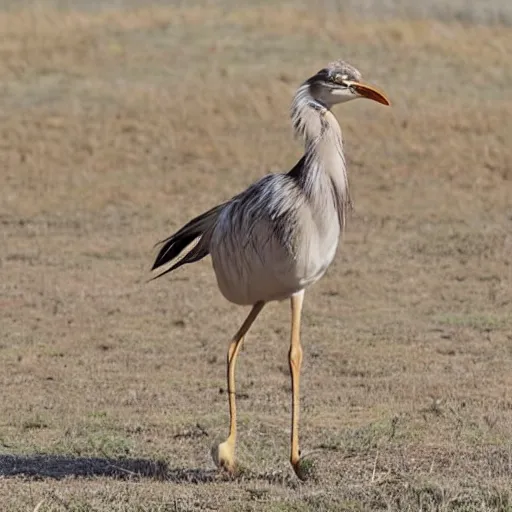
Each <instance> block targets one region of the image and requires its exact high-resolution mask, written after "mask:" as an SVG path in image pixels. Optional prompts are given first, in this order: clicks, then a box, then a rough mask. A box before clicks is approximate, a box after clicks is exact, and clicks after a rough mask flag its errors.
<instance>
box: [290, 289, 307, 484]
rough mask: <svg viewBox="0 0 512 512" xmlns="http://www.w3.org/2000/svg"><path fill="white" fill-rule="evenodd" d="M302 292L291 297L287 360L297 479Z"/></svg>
mask: <svg viewBox="0 0 512 512" xmlns="http://www.w3.org/2000/svg"><path fill="white" fill-rule="evenodd" d="M303 300H304V291H301V292H299V293H296V294H295V295H292V297H291V307H292V332H291V342H290V352H289V354H288V360H289V363H290V374H291V377H292V432H291V453H290V462H291V464H292V466H293V469H294V470H295V473H296V474H297V476H298V477H299V478H302V475H301V474H300V450H299V408H300V395H299V390H300V368H301V365H302V347H301V345H300V319H301V313H302V303H303Z"/></svg>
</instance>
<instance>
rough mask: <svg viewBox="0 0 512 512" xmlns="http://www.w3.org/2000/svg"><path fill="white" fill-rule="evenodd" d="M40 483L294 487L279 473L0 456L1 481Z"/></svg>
mask: <svg viewBox="0 0 512 512" xmlns="http://www.w3.org/2000/svg"><path fill="white" fill-rule="evenodd" d="M15 477H21V478H27V479H32V480H40V479H44V478H53V479H55V480H60V479H63V478H68V477H75V478H90V477H107V478H113V479H122V480H126V479H143V478H147V479H153V480H161V481H166V482H172V483H190V484H204V483H210V482H219V481H221V482H222V481H233V480H238V481H240V480H245V481H250V480H260V481H261V480H263V481H266V482H268V483H274V484H281V485H285V486H291V487H295V483H294V482H293V479H290V478H289V476H288V475H286V474H281V473H275V472H272V473H253V472H251V471H248V470H244V471H243V472H241V473H240V474H239V475H237V476H235V477H230V476H228V475H227V474H225V473H222V472H219V471H218V470H216V469H190V468H172V467H169V465H168V464H167V462H165V461H162V460H151V459H132V458H119V459H112V458H106V457H105V458H104V457H75V456H71V455H49V454H37V455H6V454H0V479H1V478H15Z"/></svg>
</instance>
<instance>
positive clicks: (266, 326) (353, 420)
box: [0, 2, 512, 512]
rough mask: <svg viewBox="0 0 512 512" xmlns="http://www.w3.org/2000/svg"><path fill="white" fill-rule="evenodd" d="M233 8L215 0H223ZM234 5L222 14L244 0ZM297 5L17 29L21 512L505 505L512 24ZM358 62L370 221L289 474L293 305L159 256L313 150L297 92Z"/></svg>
mask: <svg viewBox="0 0 512 512" xmlns="http://www.w3.org/2000/svg"><path fill="white" fill-rule="evenodd" d="M223 5H224V4H223ZM226 5H227V4H226ZM325 6H326V7H325V9H318V12H316V13H312V12H310V11H309V12H307V11H305V10H303V9H301V8H298V7H292V6H291V5H290V4H275V5H271V4H270V3H267V4H264V5H262V6H260V7H254V6H251V5H250V4H248V5H238V6H237V7H236V8H231V9H229V10H227V11H226V9H225V8H224V7H223V6H219V4H214V3H208V4H207V5H206V6H203V7H201V8H199V7H197V6H187V5H186V4H183V5H182V6H179V5H176V6H174V7H172V6H154V7H145V8H142V9H138V10H125V11H121V10H116V9H113V10H104V11H100V12H97V11H94V10H93V11H83V10H82V11H74V10H71V11H70V10H65V11H61V10H57V9H51V8H48V7H45V6H44V4H43V3H41V2H39V3H38V4H36V5H35V7H27V8H26V9H25V10H23V11H22V12H12V13H8V12H5V13H4V14H1V15H0V33H1V34H2V36H1V37H0V55H1V59H0V78H1V84H2V85H1V89H0V106H1V109H2V110H1V112H2V114H1V121H0V133H1V139H0V140H1V142H0V144H1V147H0V157H1V159H2V173H1V174H0V190H1V193H0V225H1V231H0V233H1V237H2V247H3V250H2V252H1V253H0V315H1V326H2V338H1V339H0V363H1V366H2V372H1V373H0V386H1V389H2V400H1V404H0V503H2V509H5V510H12V511H22V510H23V511H26V510H34V509H36V508H37V507H39V508H38V510H39V512H48V511H61V510H65V511H68V510H72V511H127V510H130V511H131V510H137V511H146V510H151V511H164V510H166V511H171V510H172V511H174V510H270V511H286V510H297V511H302V510H354V511H356V510H379V509H391V510H396V509H400V510H461V511H462V510H465V511H468V510H511V508H512V488H511V487H512V486H511V484H510V482H511V479H512V462H511V461H512V443H511V440H512V398H511V396H510V390H511V389H512V372H511V371H510V366H511V365H510V362H511V359H512V350H511V346H512V344H511V341H512V316H511V314H510V311H511V307H512V292H511V290H512V287H511V284H512V235H511V233H512V164H511V162H512V159H511V154H510V140H512V125H511V123H510V118H511V116H512V100H511V97H510V94H509V91H510V83H511V81H512V67H511V65H510V55H511V54H512V32H511V29H510V28H507V27H506V26H504V25H503V26H476V25H475V26H469V25H460V24H457V23H455V22H449V21H445V22H440V21H433V20H430V19H428V18H422V19H416V20H415V21H406V20H403V19H398V18H391V19H385V20H382V21H375V20H374V19H373V20H372V19H367V18H365V20H364V21H360V22H358V23H356V20H355V19H354V18H350V17H348V16H347V14H346V12H345V13H343V14H336V13H334V14H333V12H334V11H329V10H328V8H327V7H328V6H327V3H326V4H325ZM339 57H344V58H346V59H347V60H349V61H350V62H352V63H354V64H355V65H357V66H358V67H359V68H360V69H361V70H362V71H363V73H364V75H365V76H366V78H367V79H368V80H369V81H370V82H373V83H376V84H378V85H379V86H380V87H382V88H383V89H384V90H385V91H386V92H387V93H388V95H389V96H390V97H391V99H392V101H393V109H384V108H379V106H377V105H369V104H365V103H364V102H354V104H349V105H346V106H343V107H340V108H338V109H337V111H336V113H337V115H338V116H339V119H340V122H341V124H342V127H343V129H344V134H345V139H346V150H347V153H348V156H349V163H350V174H351V184H352V194H353V197H354V199H355V205H356V210H355V213H354V215H353V216H352V219H351V221H350V223H349V228H348V232H347V234H346V238H345V242H344V244H343V247H342V249H341V251H340V253H339V255H338V257H337V259H336V262H335V263H334V264H333V266H332V268H331V269H330V270H329V273H328V275H327V276H326V277H325V278H324V279H323V280H322V281H321V283H319V284H318V285H316V286H315V287H313V288H312V289H311V290H310V292H309V293H308V295H307V298H306V308H305V315H304V328H303V338H304V339H303V341H304V348H305V367H304V381H303V395H304V396H303V414H302V430H301V437H302V445H303V449H304V451H305V452H312V455H311V456H312V458H313V459H314V460H315V462H316V479H314V480H312V481H310V482H308V483H306V484H300V485H299V484H298V483H297V482H296V481H295V480H294V478H293V476H292V474H291V470H290V468H289V467H288V463H287V453H288V431H289V401H290V397H289V377H288V370H287V363H286V353H287V344H288V316H287V314H288V305H287V304H275V305H272V307H269V308H268V309H267V310H265V312H264V313H263V315H262V317H261V318H260V319H259V321H258V322H257V323H256V325H255V326H254V329H253V331H252V334H251V336H250V338H249V340H248V343H247V344H246V347H245V350H244V352H243V354H242V357H241V360H240V365H239V369H238V375H239V389H240V392H241V394H242V396H241V398H240V404H239V405H240V407H239V409H240V416H241V418H240V449H239V455H240V460H241V463H242V465H243V467H244V468H245V469H244V471H243V472H242V474H241V475H240V477H239V478H237V479H236V480H234V481H229V480H225V479H223V478H222V477H221V476H219V475H217V473H216V472H215V471H214V469H213V464H212V462H211V461H210V456H209V448H210V446H211V445H212V444H213V443H214V441H215V440H216V439H219V438H221V437H222V436H223V435H225V433H226V428H227V403H226V402H227V398H226V396H225V393H224V391H223V390H224V387H225V383H224V357H225V356H224V351H225V349H226V347H227V342H228V340H229V337H230V335H231V334H232V333H233V331H234V330H235V329H236V327H237V326H238V323H239V322H240V321H241V319H242V318H243V315H244V314H245V311H241V310H240V309H239V308H236V307H234V306H231V305H229V304H227V303H226V302H225V301H224V300H223V299H222V298H221V296H220V294H219V292H218V291H217V289H216V286H215V282H214V277H213V274H212V271H211V269H210V263H209V262H208V261H204V262H201V263H200V264H197V265H196V266H195V267H194V268H186V269H183V270H181V271H180V272H179V273H178V274H176V276H174V277H173V278H171V279H168V280H167V281H157V282H155V283H152V284H149V285H148V284H146V283H145V279H146V277H147V270H148V267H149V265H150V263H151V257H152V254H151V247H152V244H153V243H154V242H155V241H156V240H158V239H161V238H163V237H164V236H165V235H166V234H168V233H169V232H171V231H172V230H173V229H174V228H176V227H178V226H179V225H180V224H182V223H183V222H185V221H186V220H187V219H188V218H189V217H190V216H192V215H194V214H197V213H199V212H201V211H202V210H204V209H206V208H208V207H210V206H212V205H214V204H216V203H218V202H220V201H222V200H225V199H226V198H229V197H230V196H231V195H233V194H234V193H236V192H237V191H239V190H240V189H241V188H243V187H245V186H246V185H248V184H249V183H251V182H252V181H254V180H256V179H257V178H258V177H260V176H262V175H263V174H265V173H267V172H269V171H274V172H275V171H281V170H286V169H288V168H290V167H291V166H292V165H293V164H294V162H295V159H296V158H297V157H298V156H300V147H298V146H297V144H295V143H294V142H293V141H292V139H291V134H290V127H289V122H288V120H287V110H288V105H289V102H290V98H291V94H292V93H293V90H294V88H295V86H296V85H297V84H298V83H299V82H300V81H301V80H302V79H303V78H305V77H307V76H308V75H309V74H311V73H313V72H314V71H316V70H317V69H318V68H319V67H321V66H322V65H323V64H325V63H326V62H328V61H329V60H330V59H333V58H339Z"/></svg>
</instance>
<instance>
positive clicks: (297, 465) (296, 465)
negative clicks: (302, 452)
mask: <svg viewBox="0 0 512 512" xmlns="http://www.w3.org/2000/svg"><path fill="white" fill-rule="evenodd" d="M291 464H292V467H293V470H294V471H295V474H296V475H297V478H298V479H299V480H302V481H303V482H305V481H306V480H310V479H311V478H314V477H315V462H314V461H313V460H311V459H306V458H304V457H302V458H300V459H297V460H296V461H295V462H293V461H292V463H291Z"/></svg>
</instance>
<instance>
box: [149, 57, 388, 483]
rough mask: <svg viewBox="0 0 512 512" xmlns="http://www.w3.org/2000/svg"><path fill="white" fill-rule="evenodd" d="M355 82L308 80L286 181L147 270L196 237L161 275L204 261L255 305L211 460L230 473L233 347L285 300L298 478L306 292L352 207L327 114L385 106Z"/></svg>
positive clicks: (239, 205) (335, 128) (186, 232)
mask: <svg viewBox="0 0 512 512" xmlns="http://www.w3.org/2000/svg"><path fill="white" fill-rule="evenodd" d="M360 78H361V75H360V73H359V71H357V70H356V69H355V68H353V67H352V66H350V65H349V64H347V63H345V62H343V61H337V62H334V63H331V64H330V65H329V66H327V67H326V68H324V69H322V70H321V71H319V72H318V73H317V74H315V75H314V76H312V77H311V78H310V79H309V80H307V81H306V82H304V83H303V84H302V85H301V86H300V87H299V88H298V90H297V92H296V94H295V96H294V99H293V102H292V108H291V115H292V122H293V126H294V129H295V133H296V134H297V135H298V136H299V137H301V138H302V139H303V141H304V147H305V152H304V156H303V157H302V158H301V159H300V160H299V162H298V163H297V164H296V165H295V167H294V168H293V169H292V170H291V171H289V172H288V173H285V174H270V175H267V176H265V177H263V178H262V179H260V180H259V181H258V182H256V183H254V184H253V185H251V186H250V187H249V188H248V189H247V190H245V191H244V192H242V193H240V194H238V195H236V196H235V197H233V198H232V199H231V200H229V201H227V202H226V203H223V204H221V205H219V206H216V207H214V208H212V209H211V210H209V211H208V212H206V213H204V214H202V215H200V216H198V217H196V218H195V219H192V220H191V221H190V222H189V223H187V224H186V225H185V226H184V227H183V228H181V229H180V230H179V231H178V232H176V233H175V234H174V235H172V236H171V237H169V238H168V239H166V240H164V241H163V242H162V247H161V249H160V252H159V254H158V256H157V258H156V260H155V263H154V265H153V269H155V268H158V267H160V266H162V265H164V264H166V263H168V262H171V261H172V260H173V259H174V258H176V257H177V256H178V255H179V254H180V253H181V252H182V251H183V250H184V249H185V248H186V247H187V246H188V245H189V244H190V243H192V242H193V241H195V240H197V244H196V245H195V246H194V247H193V248H192V249H191V250H190V251H189V252H188V253H187V254H186V255H185V256H184V257H183V258H182V259H181V260H179V261H178V262H177V263H175V264H174V265H173V266H171V267H170V268H169V269H168V270H166V271H165V272H163V273H162V274H160V275H163V274H166V273H167V272H170V271H172V270H175V269H176V268H178V267H180V266H181V265H183V264H186V263H192V262H194V261H198V260H200V259H201V258H203V257H205V256H206V255H208V254H210V255H211V258H212V264H213V268H214V271H215V275H216V278H217V283H218V286H219V289H220V291H221V292H222V294H223V295H224V297H225V298H226V299H228V300H229V301H231V302H233V303H235V304H240V305H251V306H253V308H252V310H251V313H250V314H249V316H248V317H247V319H246V321H245V322H244V324H243V325H242V327H241V328H240V330H239V331H238V332H237V334H236V335H235V337H234V338H233V340H232V342H231V344H230V348H229V352H228V389H229V391H230V393H229V404H230V435H229V437H228V440H227V441H226V442H224V443H222V444H221V445H219V447H218V451H215V453H214V458H215V459H216V461H217V463H218V465H220V466H223V467H225V468H227V469H228V470H230V471H232V470H233V468H234V446H235V437H236V421H235V418H236V412H235V411H236V409H235V396H234V365H235V360H236V356H237V354H238V350H239V347H240V345H241V342H242V340H243V338H244V335H245V333H246V332H247V330H248V329H249V327H250V325H251V324H252V322H253V321H254V319H255V318H256V316H257V315H258V313H259V312H260V311H261V309H262V308H263V306H264V304H266V303H267V302H271V301H274V300H283V299H286V298H291V305H292V336H291V346H290V354H289V359H290V371H291V374H292V394H293V403H292V405H293V407H292V411H293V412H292V453H291V457H290V460H291V462H292V465H293V467H294V469H295V471H296V473H297V474H298V475H299V476H300V468H299V451H298V433H297V432H298V379H299V372H300V365H301V361H302V349H301V347H300V342H299V327H300V315H301V309H302V298H303V295H304V290H305V288H307V287H308V286H309V285H311V284H313V283H314V282H315V281H317V280H318V279H320V278H321V277H322V275H323V274H324V273H325V271H326V270H327V268H328V267H329V265H330V263H331V262H332V260H333V259H334V256H335V253H336V249H337V246H338V241H339V237H340V233H342V231H343V229H344V226H345V221H346V213H347V209H348V207H349V206H350V204H351V202H350V195H349V189H348V178H347V169H346V165H345V158H344V155H343V143H342V135H341V129H340V126H339V124H338V122H337V120H336V118H335V116H334V114H333V113H332V112H331V111H330V108H331V107H332V106H333V105H335V104H336V103H341V102H344V101H348V100H350V99H354V98H357V97H367V98H370V99H373V100H376V101H378V102H380V103H383V104H389V102H388V100H387V99H386V98H385V97H384V96H383V95H382V94H381V93H380V92H378V91H377V90H375V89H373V88H372V87H370V86H368V85H365V84H362V83H361V82H360ZM160 275H159V276H160ZM159 276H157V277H159Z"/></svg>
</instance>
